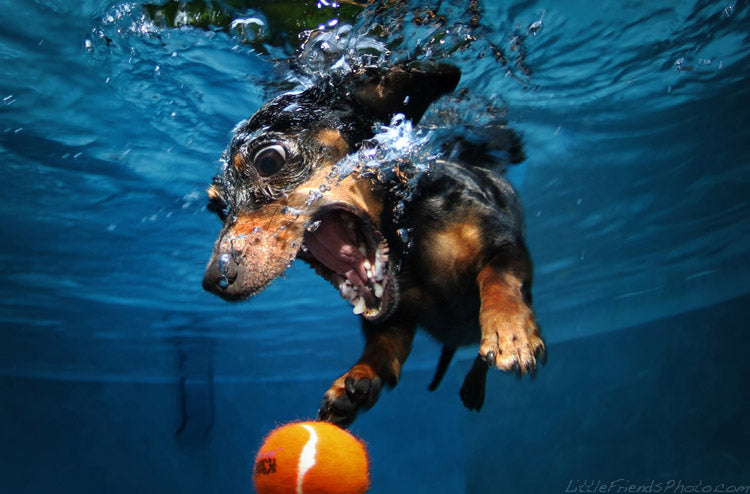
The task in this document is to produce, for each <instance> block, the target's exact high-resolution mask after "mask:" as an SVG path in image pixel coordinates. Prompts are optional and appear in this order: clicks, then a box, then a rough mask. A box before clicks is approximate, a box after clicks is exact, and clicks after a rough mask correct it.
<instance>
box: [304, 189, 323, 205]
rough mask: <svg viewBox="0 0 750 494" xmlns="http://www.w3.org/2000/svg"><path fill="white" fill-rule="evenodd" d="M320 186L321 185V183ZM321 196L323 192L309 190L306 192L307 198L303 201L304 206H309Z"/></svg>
mask: <svg viewBox="0 0 750 494" xmlns="http://www.w3.org/2000/svg"><path fill="white" fill-rule="evenodd" d="M321 187H323V186H322V185H321ZM322 197H323V194H321V193H320V192H319V191H317V190H311V191H310V192H308V193H307V200H306V201H305V206H306V207H308V208H309V207H310V206H312V205H313V204H315V203H316V202H318V201H319V200H320V199H321V198H322Z"/></svg>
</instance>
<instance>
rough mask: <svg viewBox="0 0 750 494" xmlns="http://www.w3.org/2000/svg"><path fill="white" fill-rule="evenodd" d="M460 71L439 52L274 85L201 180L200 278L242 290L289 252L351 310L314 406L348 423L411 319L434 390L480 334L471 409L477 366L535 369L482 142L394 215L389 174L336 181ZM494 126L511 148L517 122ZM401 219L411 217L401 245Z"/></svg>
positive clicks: (262, 283)
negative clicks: (428, 342) (338, 361)
mask: <svg viewBox="0 0 750 494" xmlns="http://www.w3.org/2000/svg"><path fill="white" fill-rule="evenodd" d="M459 78H460V72H459V70H458V69H457V68H455V67H453V66H451V65H445V64H439V65H425V64H420V65H417V64H406V63H403V64H399V65H396V66H394V67H390V68H388V69H375V68H368V69H363V70H358V71H355V72H353V73H351V74H349V75H348V76H346V77H339V78H331V79H327V80H325V81H322V82H321V83H319V84H318V85H316V86H314V87H311V88H309V89H306V90H304V91H301V92H297V93H288V94H284V95H281V96H279V97H277V98H276V99H273V100H272V101H270V102H268V103H267V104H266V105H264V106H263V107H262V108H261V109H260V110H259V111H258V112H257V113H256V114H255V115H253V116H252V117H251V118H250V119H249V120H247V121H245V122H243V123H242V124H240V125H239V126H238V127H237V128H236V129H235V133H234V138H233V139H232V143H231V146H230V147H229V149H228V151H227V156H226V160H227V164H226V167H225V170H224V171H223V173H222V174H220V175H219V176H217V177H215V179H214V181H213V184H212V185H211V186H210V187H209V190H208V195H209V201H210V202H209V209H211V210H212V211H214V212H215V213H216V214H217V215H218V216H219V217H220V218H221V220H222V221H223V223H224V226H223V229H222V231H221V233H220V235H219V238H218V240H217V241H216V244H215V246H214V252H213V256H212V257H211V260H210V261H209V264H208V266H207V268H206V272H205V276H204V279H203V286H204V288H205V289H206V290H209V291H211V292H213V293H215V294H217V295H219V296H221V297H222V298H224V299H227V300H243V299H246V298H248V297H251V296H253V295H255V294H256V293H258V292H260V291H261V290H263V289H264V288H265V287H266V286H267V285H268V284H269V283H271V282H272V281H273V280H274V279H276V278H277V277H279V276H280V275H281V274H282V273H283V272H284V271H285V270H286V269H287V267H289V265H290V264H291V262H292V261H293V260H294V259H295V258H297V257H299V258H301V259H303V260H304V261H306V262H307V263H308V264H310V265H311V266H312V267H313V268H314V269H315V270H316V271H317V272H318V273H319V274H320V275H321V276H322V277H323V278H325V279H327V280H329V281H330V282H331V283H332V284H333V285H334V286H335V287H336V288H338V289H339V290H340V292H341V295H342V297H344V298H346V299H348V300H349V301H350V302H351V303H352V305H353V306H354V312H355V313H358V314H361V318H362V329H363V332H364V336H365V346H364V351H363V352H362V355H361V357H360V358H359V360H358V361H357V362H356V363H355V364H354V366H353V367H352V368H351V369H350V370H349V371H348V372H346V373H345V374H344V375H343V376H341V377H339V378H338V379H336V380H335V381H334V382H333V384H332V386H331V387H330V388H329V389H328V391H327V392H326V393H325V395H324V398H323V402H322V405H321V408H320V411H319V418H320V419H322V420H328V421H331V422H334V423H336V424H339V425H342V426H346V425H348V424H350V423H351V422H352V421H353V420H354V419H355V417H356V415H357V413H358V412H359V411H360V410H362V409H369V408H370V407H372V406H373V405H374V404H375V402H376V401H377V399H378V396H379V394H380V391H381V388H382V386H383V385H386V386H395V385H396V383H397V382H398V380H399V377H400V374H401V368H402V366H403V364H404V362H405V361H406V359H407V357H408V355H409V352H410V350H411V345H412V340H413V338H414V334H415V331H416V329H417V327H421V328H424V329H425V330H427V331H428V332H429V333H430V334H431V335H432V336H433V337H435V338H436V339H437V340H438V341H440V342H441V343H442V344H443V352H442V355H441V356H440V360H439V363H438V368H437V371H436V373H435V377H434V379H433V381H432V383H431V384H430V386H429V387H430V389H435V388H437V386H438V384H439V383H440V380H441V378H442V377H443V374H444V373H445V371H446V369H447V368H448V365H449V364H450V361H451V358H452V357H453V354H454V352H455V351H456V349H457V348H458V347H459V346H463V345H470V344H476V343H477V342H478V343H479V352H478V355H477V357H476V359H475V361H474V364H473V366H472V368H471V370H470V371H469V373H468V374H467V376H466V378H465V380H464V383H463V386H462V387H461V390H460V396H461V400H462V401H463V403H464V405H465V406H466V407H467V408H469V409H470V410H479V409H480V408H481V407H482V404H483V403H484V396H485V381H486V376H487V370H488V368H489V367H492V366H494V367H497V368H499V369H501V370H505V371H510V372H515V373H517V374H519V375H521V374H524V373H530V374H533V373H534V372H535V370H536V367H537V364H540V363H543V361H544V359H545V355H546V353H545V346H544V342H543V341H542V339H541V338H540V335H539V329H538V327H537V324H536V322H535V318H534V313H533V311H532V309H531V280H532V266H531V260H530V258H529V254H528V252H527V249H526V246H525V243H524V227H523V218H522V209H521V204H520V202H519V200H518V198H517V196H516V194H515V193H514V191H513V189H512V188H511V186H510V185H509V184H508V182H506V181H505V179H503V178H502V177H500V176H499V175H497V174H495V173H494V172H493V171H492V170H491V169H490V168H491V167H490V166H489V163H487V162H485V160H484V159H483V157H486V153H483V152H477V150H476V149H474V148H473V147H472V146H464V147H463V149H464V150H467V152H465V153H462V152H454V153H449V154H448V155H449V156H450V157H451V158H450V159H438V160H437V161H436V163H435V166H434V168H433V169H432V170H431V171H430V172H428V173H425V174H424V175H423V176H421V177H420V179H419V182H418V187H417V188H416V190H415V191H414V193H413V196H412V197H411V198H409V200H408V201H406V202H405V203H404V207H405V209H404V211H403V215H398V216H396V214H395V213H394V206H395V205H396V204H397V203H398V202H399V200H400V198H398V197H394V193H393V190H394V189H393V188H392V187H390V186H389V184H388V183H383V182H382V181H379V180H376V179H374V178H373V177H371V176H365V175H364V174H358V173H351V174H348V175H346V176H344V177H343V178H341V177H338V178H336V179H335V180H332V176H333V170H334V166H335V165H336V164H337V163H338V162H339V161H340V160H342V159H344V158H345V157H347V155H349V154H350V153H353V152H355V151H356V150H358V148H359V147H360V145H361V144H362V143H363V142H364V141H366V140H368V139H370V138H372V137H373V135H374V130H373V129H374V127H375V125H376V124H377V123H386V124H387V123H388V122H390V120H391V118H392V117H393V116H394V115H396V114H403V115H405V117H406V118H407V119H410V120H411V121H412V122H413V123H414V124H415V125H416V123H417V122H418V121H419V120H420V119H421V117H422V115H423V114H424V113H425V111H426V110H427V108H428V107H429V105H430V104H431V103H432V102H433V101H434V100H436V99H438V98H439V97H441V96H443V95H446V94H449V93H451V92H452V91H454V89H455V88H456V86H457V84H458V81H459ZM499 136H500V137H499V138H497V139H495V140H494V141H493V145H494V146H495V149H496V150H497V147H498V146H500V147H501V148H502V149H499V150H500V151H503V152H505V153H506V154H507V155H508V156H510V158H509V161H511V162H513V161H518V160H520V159H522V152H521V148H520V141H519V140H518V139H517V138H516V137H515V134H513V133H512V132H511V131H509V130H507V129H501V132H500V133H499ZM460 147H461V146H458V145H457V146H454V149H457V148H460ZM467 156H468V157H469V158H468V160H467V158H466V157H467ZM454 158H456V159H454ZM321 187H322V188H321ZM321 191H324V193H322V194H321ZM399 229H401V231H409V232H411V238H410V247H409V248H408V249H402V248H400V246H401V245H402V243H400V242H401V240H400V239H399V237H398V234H397V231H398V230H399Z"/></svg>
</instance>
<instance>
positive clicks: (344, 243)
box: [305, 219, 367, 285]
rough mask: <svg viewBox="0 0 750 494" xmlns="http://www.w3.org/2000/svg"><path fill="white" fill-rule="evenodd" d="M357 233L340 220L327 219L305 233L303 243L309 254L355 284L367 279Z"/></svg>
mask: <svg viewBox="0 0 750 494" xmlns="http://www.w3.org/2000/svg"><path fill="white" fill-rule="evenodd" d="M356 237H357V235H356V233H355V232H353V231H352V230H351V229H349V228H347V227H346V226H345V225H344V224H343V222H342V221H337V220H334V219H327V220H324V221H322V222H321V224H320V226H319V227H318V229H317V230H315V231H314V232H308V233H307V234H306V235H305V245H306V246H307V248H308V250H309V251H310V254H312V255H313V256H314V257H315V258H316V259H317V260H318V261H320V262H321V263H323V264H324V265H325V266H326V267H327V268H328V269H330V270H332V271H335V272H336V273H338V274H339V275H341V276H345V277H346V278H347V279H348V280H349V281H351V282H352V283H354V284H357V285H363V284H364V283H365V282H364V280H365V279H367V273H366V271H365V269H364V266H363V262H364V259H365V258H364V256H363V255H362V253H361V252H360V251H359V248H358V247H357V245H356V242H357V238H356Z"/></svg>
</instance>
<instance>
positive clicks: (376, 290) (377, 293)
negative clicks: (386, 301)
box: [372, 283, 383, 298]
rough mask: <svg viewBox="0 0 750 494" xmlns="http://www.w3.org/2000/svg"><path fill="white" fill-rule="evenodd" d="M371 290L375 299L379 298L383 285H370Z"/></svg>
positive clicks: (381, 294)
mask: <svg viewBox="0 0 750 494" xmlns="http://www.w3.org/2000/svg"><path fill="white" fill-rule="evenodd" d="M372 288H373V292H374V293H375V296H376V297H377V298H380V297H382V296H383V284H382V283H374V284H373V285H372Z"/></svg>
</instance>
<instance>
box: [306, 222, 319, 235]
mask: <svg viewBox="0 0 750 494" xmlns="http://www.w3.org/2000/svg"><path fill="white" fill-rule="evenodd" d="M320 223H321V221H320V220H318V221H313V222H312V223H310V224H309V225H307V231H308V232H310V233H313V232H315V231H316V230H317V229H318V228H320Z"/></svg>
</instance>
